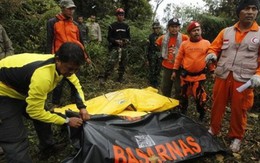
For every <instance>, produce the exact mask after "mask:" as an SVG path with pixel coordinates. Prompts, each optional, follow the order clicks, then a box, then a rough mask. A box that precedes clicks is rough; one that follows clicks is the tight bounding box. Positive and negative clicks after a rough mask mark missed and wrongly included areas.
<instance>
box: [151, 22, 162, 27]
mask: <svg viewBox="0 0 260 163" xmlns="http://www.w3.org/2000/svg"><path fill="white" fill-rule="evenodd" d="M152 27H153V28H161V26H160V23H159V22H154V23H153V24H152Z"/></svg>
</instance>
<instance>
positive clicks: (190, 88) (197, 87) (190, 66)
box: [173, 39, 210, 121]
mask: <svg viewBox="0 0 260 163" xmlns="http://www.w3.org/2000/svg"><path fill="white" fill-rule="evenodd" d="M209 46H210V42H209V41H208V40H204V39H201V40H199V41H197V42H192V41H190V40H187V41H184V42H182V44H181V46H180V49H179V52H178V55H177V57H176V59H175V63H174V67H173V69H174V70H179V69H181V99H180V106H181V111H182V113H184V114H185V113H186V111H187V107H188V97H189V96H190V95H192V96H193V97H194V98H195V102H196V108H197V111H198V112H199V113H200V120H201V121H202V120H203V118H204V115H205V103H206V100H207V99H206V97H207V94H206V91H205V89H204V86H203V83H204V81H205V80H206V62H205V58H206V55H207V51H208V48H209Z"/></svg>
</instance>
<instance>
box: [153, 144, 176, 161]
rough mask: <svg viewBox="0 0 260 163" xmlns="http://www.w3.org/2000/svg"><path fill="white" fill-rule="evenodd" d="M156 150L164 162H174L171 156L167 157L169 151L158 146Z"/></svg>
mask: <svg viewBox="0 0 260 163" xmlns="http://www.w3.org/2000/svg"><path fill="white" fill-rule="evenodd" d="M155 149H156V151H157V153H158V156H159V157H160V158H161V159H162V161H166V160H172V158H171V157H170V156H168V155H167V150H166V148H165V147H164V146H163V145H161V144H160V145H156V146H155Z"/></svg>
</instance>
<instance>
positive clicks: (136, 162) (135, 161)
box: [125, 147, 139, 163]
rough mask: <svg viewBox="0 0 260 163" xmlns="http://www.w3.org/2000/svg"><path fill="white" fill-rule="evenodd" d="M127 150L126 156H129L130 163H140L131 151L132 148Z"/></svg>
mask: <svg viewBox="0 0 260 163" xmlns="http://www.w3.org/2000/svg"><path fill="white" fill-rule="evenodd" d="M125 150H126V154H127V156H128V160H127V161H128V162H131V163H139V161H138V160H137V159H136V158H135V155H134V154H133V152H132V151H131V148H129V147H127V148H126V149H125Z"/></svg>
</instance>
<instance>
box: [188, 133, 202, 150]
mask: <svg viewBox="0 0 260 163" xmlns="http://www.w3.org/2000/svg"><path fill="white" fill-rule="evenodd" d="M186 141H187V143H188V144H189V145H190V146H192V148H191V149H192V150H193V151H194V152H196V153H200V152H201V147H200V145H199V144H198V143H197V142H196V141H195V139H194V138H193V137H191V136H188V137H187V138H186Z"/></svg>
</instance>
